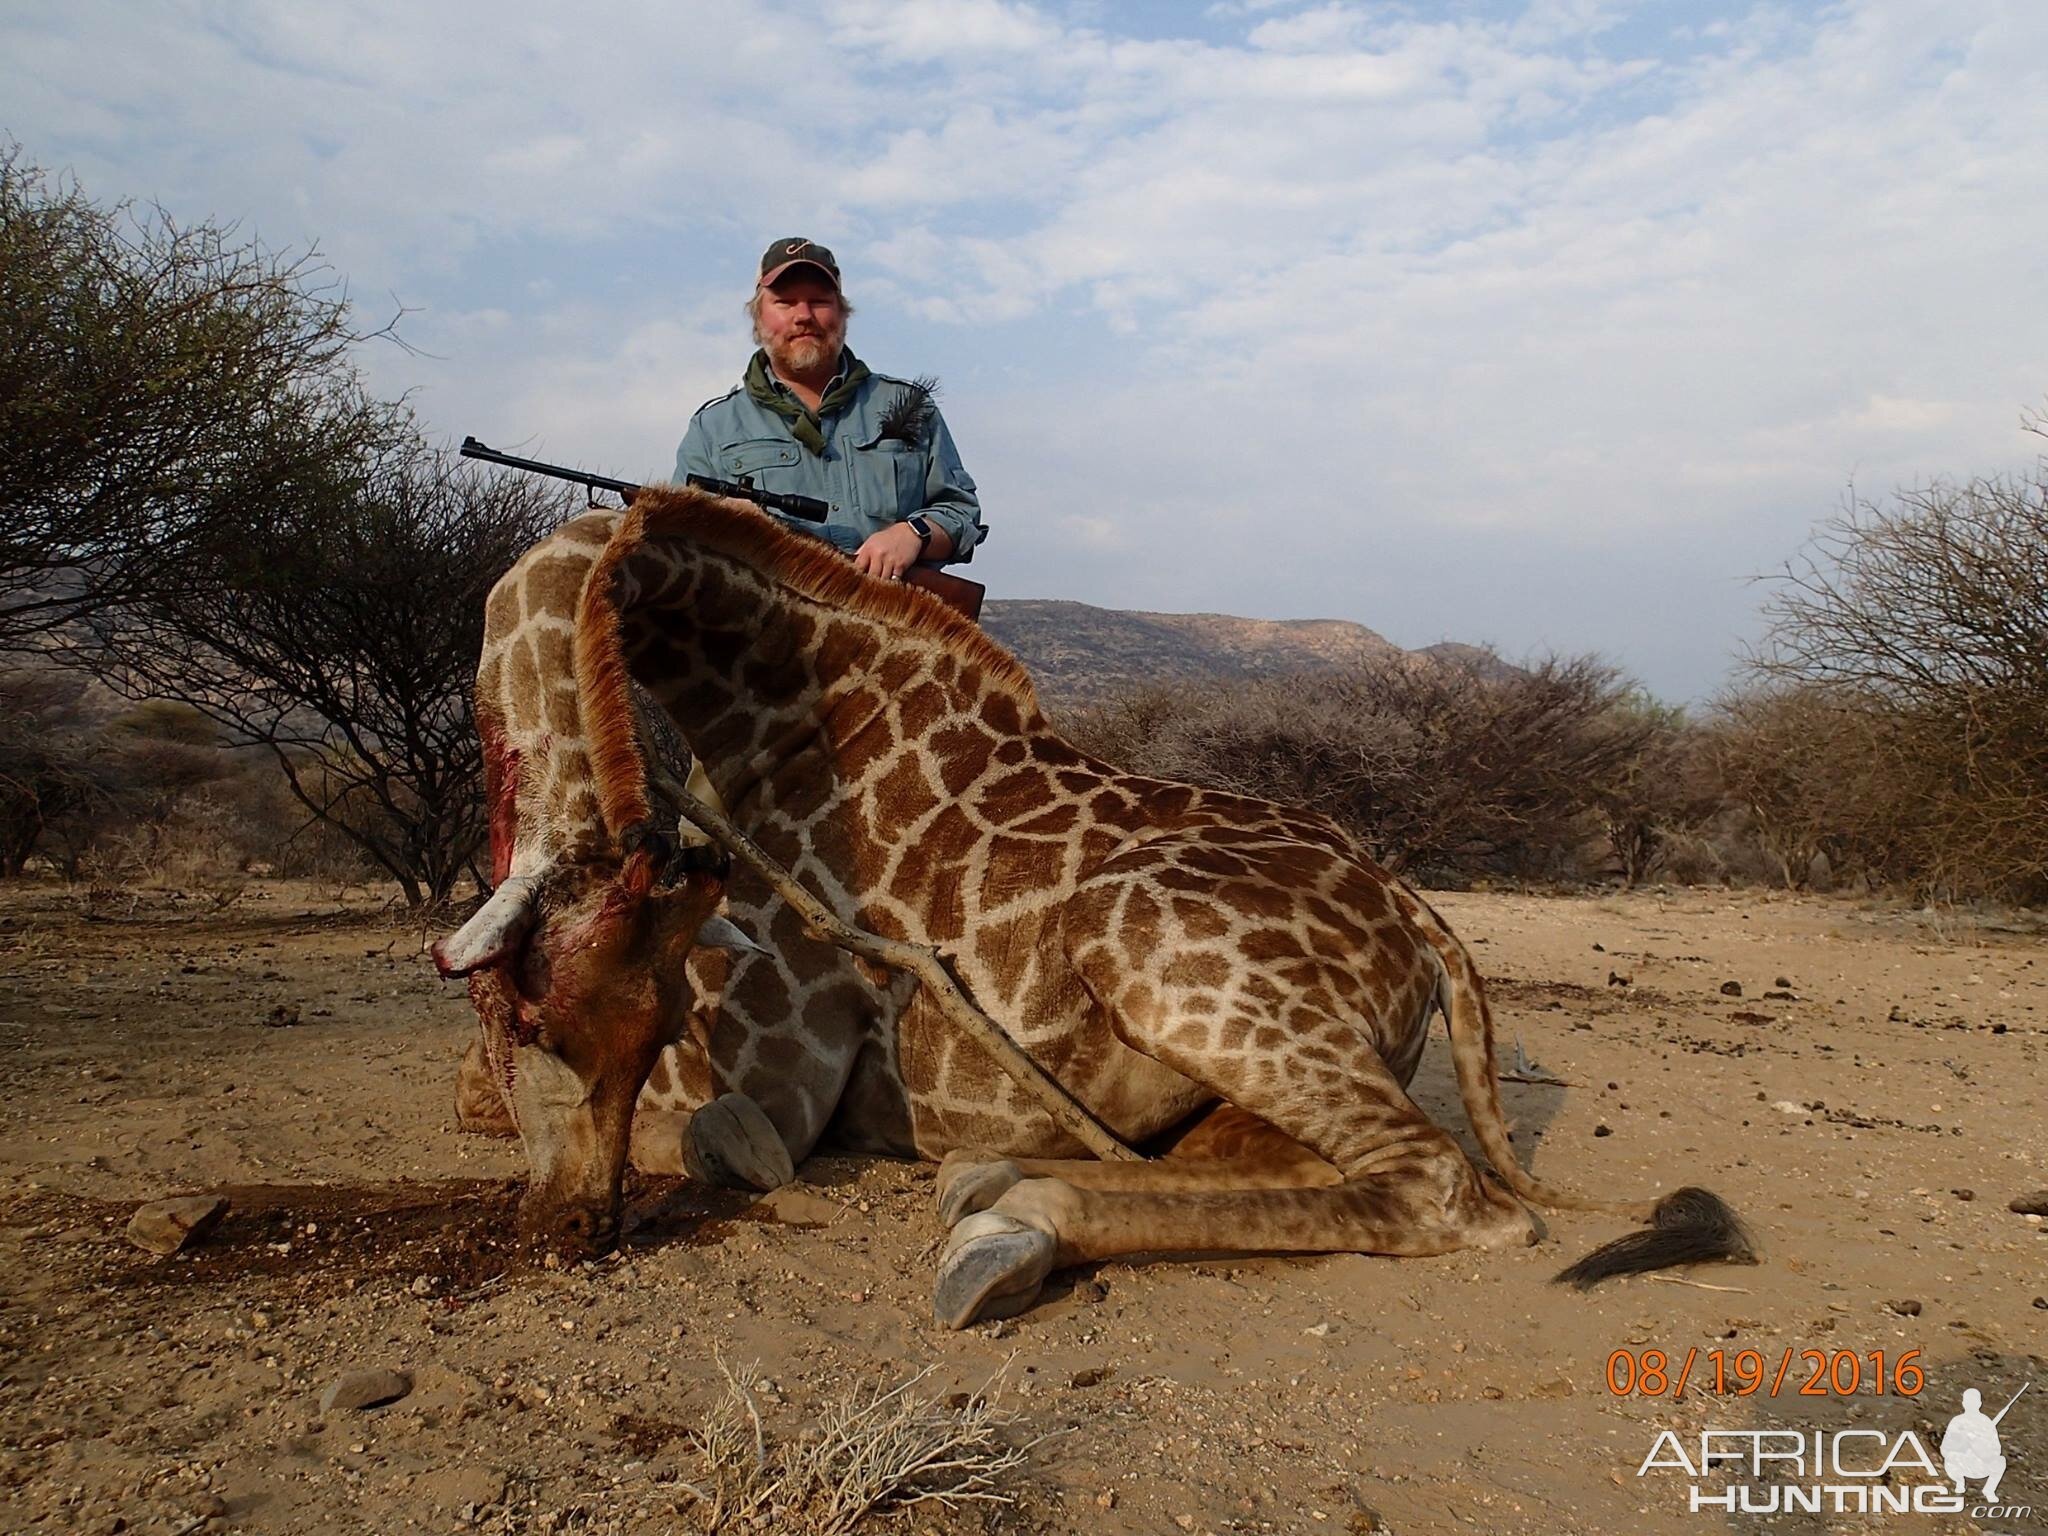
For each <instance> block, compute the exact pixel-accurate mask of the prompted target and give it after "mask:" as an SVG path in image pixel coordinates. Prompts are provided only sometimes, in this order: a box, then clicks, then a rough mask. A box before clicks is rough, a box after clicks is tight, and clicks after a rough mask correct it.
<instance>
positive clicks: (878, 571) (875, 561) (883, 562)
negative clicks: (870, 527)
mask: <svg viewBox="0 0 2048 1536" xmlns="http://www.w3.org/2000/svg"><path fill="white" fill-rule="evenodd" d="M944 537H945V535H944V534H943V533H941V532H939V531H937V530H934V532H933V538H932V551H931V552H932V553H933V554H937V553H938V543H939V540H940V539H941V538H944ZM948 542H949V543H950V541H948ZM917 551H918V538H917V530H916V529H914V528H912V527H911V526H910V524H908V523H891V524H890V525H889V526H888V527H887V528H884V529H883V530H882V531H881V532H880V533H871V534H869V535H868V538H867V542H866V543H864V544H862V545H861V547H860V548H859V549H858V550H856V551H855V552H854V556H853V563H854V564H855V565H857V566H858V567H860V569H862V570H863V571H866V572H867V573H868V574H869V575H870V576H879V577H881V578H882V579H883V580H884V581H901V580H902V579H903V573H904V572H905V571H907V570H909V569H910V568H911V567H912V566H913V565H915V564H917Z"/></svg>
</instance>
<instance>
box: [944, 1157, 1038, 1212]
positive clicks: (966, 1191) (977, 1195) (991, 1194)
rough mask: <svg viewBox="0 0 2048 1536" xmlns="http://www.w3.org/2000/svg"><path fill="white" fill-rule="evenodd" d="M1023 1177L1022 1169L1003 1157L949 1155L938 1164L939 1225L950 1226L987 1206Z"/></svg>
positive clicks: (985, 1208) (1008, 1190) (1021, 1180)
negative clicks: (975, 1159)
mask: <svg viewBox="0 0 2048 1536" xmlns="http://www.w3.org/2000/svg"><path fill="white" fill-rule="evenodd" d="M1023 1181H1024V1170H1023V1169H1021V1168H1019V1167H1018V1166H1017V1165H1016V1164H1015V1163H1013V1162H1011V1161H1010V1160H1009V1159H1008V1158H1006V1157H1005V1158H997V1159H995V1160H993V1161H991V1162H985V1163H983V1162H967V1161H965V1160H962V1161H960V1162H953V1161H951V1159H950V1158H949V1159H948V1161H946V1162H944V1163H942V1164H940V1165H939V1186H938V1187H939V1225H940V1226H943V1227H951V1226H954V1225H956V1224H957V1223H958V1222H959V1221H960V1219H961V1218H962V1217H965V1216H972V1215H973V1214H974V1213H975V1212H976V1211H985V1210H987V1209H988V1208H989V1207H990V1206H992V1205H994V1204H995V1203H996V1202H997V1201H998V1200H1000V1199H1002V1198H1003V1196H1004V1195H1006V1194H1008V1193H1009V1192H1010V1190H1011V1188H1012V1187H1013V1186H1015V1185H1017V1184H1021V1183H1022V1182H1023Z"/></svg>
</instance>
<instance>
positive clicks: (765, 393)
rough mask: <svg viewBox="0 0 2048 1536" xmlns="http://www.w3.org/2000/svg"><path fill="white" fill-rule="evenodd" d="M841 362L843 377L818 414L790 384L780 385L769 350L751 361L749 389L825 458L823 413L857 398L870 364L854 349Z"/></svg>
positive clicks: (836, 381)
mask: <svg viewBox="0 0 2048 1536" xmlns="http://www.w3.org/2000/svg"><path fill="white" fill-rule="evenodd" d="M840 363H841V367H840V371H839V377H838V378H836V379H834V380H833V381H832V387H831V388H830V389H828V390H826V391H825V393H824V396H823V397H822V398H821V399H820V400H819V401H818V409H817V412H816V414H813V413H812V412H811V411H810V410H808V409H806V408H805V406H804V403H803V401H801V400H799V399H797V397H796V396H795V395H794V394H792V393H791V392H790V391H789V390H788V389H787V388H781V389H778V388H777V387H776V385H775V376H774V375H773V374H771V373H770V372H769V371H768V354H767V353H766V352H765V351H760V352H756V353H755V354H754V358H753V361H752V362H750V363H748V364H747V379H746V384H747V393H748V394H749V395H750V396H752V397H753V399H754V400H755V401H756V402H757V403H758V404H759V405H760V406H761V407H762V408H763V409H764V410H770V411H773V412H774V413H775V414H776V415H778V416H780V417H781V418H782V419H783V420H784V421H786V422H788V423H789V435H790V436H791V437H793V438H795V439H796V440H797V441H798V442H800V443H802V444H803V445H804V446H805V447H806V448H808V449H810V450H811V452H812V453H815V454H816V455H818V457H819V458H823V457H824V456H825V434H824V433H823V432H822V431H820V430H819V427H818V419H819V417H821V416H828V415H830V414H831V413H832V412H833V411H836V410H838V409H839V408H840V407H841V406H843V405H845V404H846V403H847V402H848V401H850V400H851V399H853V397H854V394H855V393H856V392H857V391H858V390H859V389H860V386H861V381H862V380H864V379H865V378H867V376H868V365H867V364H866V363H864V362H862V361H861V360H860V359H859V358H857V357H855V356H854V355H853V353H852V352H851V351H843V352H842V354H841V357H840Z"/></svg>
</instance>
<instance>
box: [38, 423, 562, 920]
mask: <svg viewBox="0 0 2048 1536" xmlns="http://www.w3.org/2000/svg"><path fill="white" fill-rule="evenodd" d="M567 504H568V503H567V498H565V497H564V496H563V495H561V494H558V492H557V491H556V489H555V488H552V487H549V486H547V485H545V484H542V483H540V482H536V481H533V480H529V479H524V478H522V477H517V476H509V475H493V474H488V473H484V472H480V471H478V470H476V469H475V468H474V467H472V466H469V465H465V464H461V463H459V462H456V461H452V460H450V459H448V458H446V457H444V456H442V455H439V454H436V453H433V452H430V451H427V450H425V449H424V448H420V447H418V446H413V447H411V448H408V449H406V450H404V451H400V452H395V453H391V454H387V455H385V456H384V457H383V458H381V459H380V460H379V461H377V462H375V463H374V464H371V465H368V466H365V467H364V468H363V469H362V470H361V471H360V472H359V473H357V474H355V475H353V476H351V477H350V478H349V479H347V480H345V481H342V482H340V483H329V484H327V485H325V486H324V487H321V488H320V494H317V495H310V496H307V497H305V498H303V499H301V500H298V501H294V502H289V503H285V504H281V505H278V506H276V507H273V508H269V509H266V510H265V511H264V513H263V515H261V516H259V517H256V518H253V519H251V520H250V521H248V522H247V523H245V524H243V525H241V526H240V527H237V528H230V527H228V526H227V525H226V524H225V523H222V524H219V525H216V526H215V527H214V528H212V529H211V530H209V533H208V536H207V537H206V539H205V540H204V541H203V542H198V543H195V544H194V545H193V546H192V547H191V548H190V549H189V550H188V554H187V560H188V562H189V566H190V568H189V569H188V570H187V571H186V572H185V574H184V577H183V579H181V580H180V581H178V582H176V583H174V584H171V585H167V586H165V587H163V588H161V589H159V590H157V591H154V592H151V593H149V594H147V595H145V596H142V597H139V598H137V599H136V600H134V601H131V602H129V603H126V604H123V605H120V606H118V607H109V608H104V609H102V610H101V611H100V612H99V613H98V614H97V615H96V616H95V617H94V618H93V620H92V621H91V626H90V627H91V639H90V641H89V642H85V643H82V644H81V645H79V646H78V647H76V648H75V649H74V651H73V652H72V654H73V655H74V656H75V657H76V658H77V659H80V660H82V661H84V662H85V663H86V664H88V665H90V666H91V667H92V668H93V669H94V670H95V671H96V672H98V673H99V674H100V675H101V676H102V677H103V678H105V679H106V680H107V681H108V682H109V683H110V684H112V685H113V686H114V687H115V688H117V689H118V690H120V691H121V692H123V693H126V694H128V695H130V696H132V697H137V698H155V699H172V700H176V701H178V702H180V703H183V704H187V705H189V706H191V707H192V708H194V709H196V710H199V711H200V712H202V713H203V714H205V715H206V716H207V717H208V718H210V719H212V720H214V721H215V722H217V723H218V724H219V725H220V726H221V727H222V728H223V729H224V732H225V734H226V735H227V737H228V738H229V739H230V740H232V741H235V742H241V743H249V744H260V745H262V746H265V747H268V748H269V749H270V750H271V751H272V752H273V753H274V754H275V755H276V758H277V761H278V764H279V766H280V767H281V769H282V770H283V772H284V774H285V777H286V780H287V782H288V783H289V784H290V786H291V790H292V793H293V794H294V795H295V796H297V797H298V799H299V800H300V802H301V803H303V804H304V805H305V806H306V807H307V809H308V810H309V811H311V812H312V814H313V815H314V816H316V817H319V818H321V819H323V820H326V821H329V822H332V823H334V824H335V825H336V826H338V827H340V828H341V829H342V830H343V831H344V832H345V833H346V834H347V835H348V836H349V837H350V838H352V839H353V840H354V841H355V842H356V843H357V844H358V845H359V846H360V847H361V848H362V849H363V851H364V852H365V853H366V854H368V855H369V857H370V858H371V859H372V860H374V861H375V862H376V863H377V864H378V865H379V866H381V867H382V868H383V869H384V870H386V871H387V872H388V873H389V874H390V875H391V877H392V878H393V879H394V880H396V881H397V882H398V884H399V886H400V887H401V889H402V890H403V891H404V892H405V896H406V899H407V900H408V901H409V902H411V903H412V904H414V905H420V904H422V903H427V902H438V901H441V900H444V899H445V898H446V897H447V896H448V895H449V893H450V891H451V889H452V887H453V886H454V884H455V882H456V880H457V879H459V878H460V876H461V874H462V872H463V870H464V869H465V867H467V866H469V865H470V864H471V862H472V860H473V859H474V857H475V855H476V853H477V851H478V849H479V848H480V846H481V844H482V841H483V838H484V835H485V829H486V823H485V814H484V807H483V803H482V795H481V793H480V783H481V776H482V756H481V748H480V746H479V744H478V741H477V737H476V731H475V728H474V726H473V725H472V723H471V717H470V688H471V683H472V680H473V677H474V674H475V670H476V660H477V653H478V650H479V648H480V646H481V644H482V639H483V610H484V598H485V596H486V595H487V594H488V592H489V590H490V587H491V584H492V583H493V582H494V581H495V580H496V579H497V577H498V576H499V575H500V574H501V573H502V572H503V571H504V570H505V569H506V567H507V566H509V565H510V564H511V562H512V561H513V560H514V559H515V558H517V556H518V555H519V553H520V552H521V551H522V550H524V549H525V548H526V547H527V546H528V545H530V544H532V543H533V542H534V541H535V540H536V539H538V538H539V537H540V536H541V535H542V534H543V533H545V532H546V531H547V530H548V529H549V528H550V527H551V526H552V525H553V524H554V523H555V522H556V521H558V520H559V519H560V517H561V515H562V513H563V511H564V510H565V508H566V506H567Z"/></svg>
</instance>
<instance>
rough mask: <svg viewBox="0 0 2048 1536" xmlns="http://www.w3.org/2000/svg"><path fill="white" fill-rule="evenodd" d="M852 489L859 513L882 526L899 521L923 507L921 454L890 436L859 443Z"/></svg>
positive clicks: (923, 471)
mask: <svg viewBox="0 0 2048 1536" xmlns="http://www.w3.org/2000/svg"><path fill="white" fill-rule="evenodd" d="M852 458H853V486H854V491H855V494H857V495H858V496H859V497H860V510H861V511H863V512H865V513H866V514H867V515H868V516H870V517H872V518H875V519H877V520H878V521H880V522H884V523H893V522H899V521H901V520H902V519H903V518H906V517H908V516H910V514H911V513H913V512H915V511H917V510H918V509H919V508H921V507H922V506H923V505H924V477H925V461H924V454H923V453H922V452H920V451H919V450H917V449H915V448H912V447H911V446H910V445H909V444H907V443H904V442H902V441H900V440H899V439H897V438H893V437H883V438H877V439H876V440H875V441H873V442H869V443H858V444H856V445H855V446H854V450H853V454H852Z"/></svg>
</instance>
